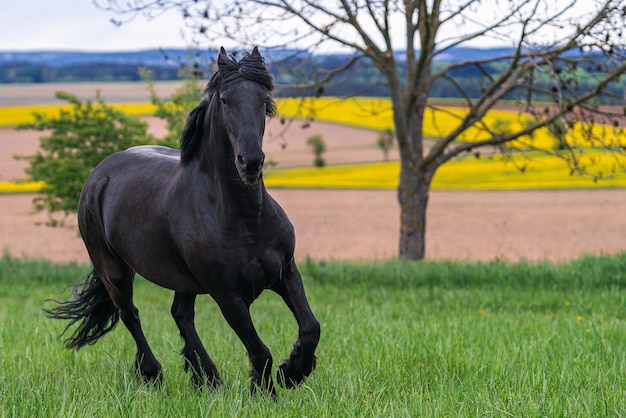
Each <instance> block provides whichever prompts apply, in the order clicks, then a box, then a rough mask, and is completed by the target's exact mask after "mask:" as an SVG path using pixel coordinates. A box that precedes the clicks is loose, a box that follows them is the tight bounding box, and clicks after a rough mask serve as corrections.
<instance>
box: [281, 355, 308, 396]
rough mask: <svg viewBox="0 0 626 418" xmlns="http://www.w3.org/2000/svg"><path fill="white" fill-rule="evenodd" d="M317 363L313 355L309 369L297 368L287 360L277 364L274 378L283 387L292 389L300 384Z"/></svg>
mask: <svg viewBox="0 0 626 418" xmlns="http://www.w3.org/2000/svg"><path fill="white" fill-rule="evenodd" d="M316 364H317V359H316V358H315V357H313V362H312V364H311V368H310V369H309V370H304V369H297V368H295V367H293V366H292V364H291V363H290V362H289V360H287V361H285V362H284V363H283V364H281V365H280V366H278V371H277V372H276V380H277V381H278V384H279V385H280V386H281V387H283V388H285V389H294V388H297V387H298V386H300V385H301V384H302V383H304V381H305V380H306V378H307V376H309V375H310V374H311V372H312V371H313V369H315V366H316Z"/></svg>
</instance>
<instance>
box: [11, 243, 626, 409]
mask: <svg viewBox="0 0 626 418" xmlns="http://www.w3.org/2000/svg"><path fill="white" fill-rule="evenodd" d="M301 270H302V272H303V276H304V280H305V286H306V288H307V292H308V295H309V299H310V302H311V305H312V308H313V310H314V312H315V313H316V315H317V317H318V319H319V320H320V322H321V324H322V340H321V343H320V346H319V349H318V353H317V354H318V367H317V370H316V371H315V372H314V373H313V375H312V376H311V378H310V379H309V380H307V383H306V385H305V386H304V387H301V388H299V389H297V390H294V391H286V390H279V394H278V395H279V398H278V401H277V402H272V401H270V400H269V399H265V398H263V397H258V398H254V397H251V396H250V395H249V394H248V378H247V375H248V362H247V359H246V355H245V351H244V349H243V348H242V345H241V343H240V342H239V341H238V340H237V338H236V337H235V335H234V333H233V332H232V331H231V330H230V329H229V328H228V326H227V325H226V323H225V321H224V320H223V318H222V317H221V314H220V313H219V309H218V308H217V307H216V306H215V304H214V303H213V302H212V301H211V300H210V298H209V297H202V298H199V300H198V303H197V309H196V312H197V317H196V322H197V325H198V330H199V333H200V335H201V336H202V337H203V340H204V341H205V343H206V345H207V347H208V350H209V352H210V353H211V355H212V357H213V359H214V360H215V362H216V364H217V366H218V368H219V369H220V371H221V374H222V377H223V379H224V380H225V382H226V386H225V387H224V388H222V389H220V390H217V391H204V392H199V391H197V390H195V389H194V388H193V387H192V386H191V385H190V384H189V380H188V376H187V375H185V374H184V373H183V371H182V367H181V366H182V359H181V357H180V356H179V355H178V354H177V352H178V351H179V350H180V348H181V341H180V339H179V337H178V331H177V330H176V327H175V325H174V322H173V320H172V319H171V318H170V315H169V306H170V303H171V299H172V293H171V292H170V291H167V290H164V289H161V288H158V287H157V286H154V285H152V284H149V283H147V282H145V281H144V280H141V279H139V280H138V282H137V283H136V286H135V289H136V292H135V293H136V303H137V305H138V307H139V309H140V312H141V315H142V318H143V323H144V328H145V331H146V334H147V336H148V339H149V340H150V341H151V343H152V346H153V348H154V350H155V353H156V354H157V357H158V358H159V359H160V360H161V361H162V363H163V366H164V373H165V376H164V377H165V380H164V384H163V385H162V386H161V387H145V386H143V385H142V384H141V383H139V382H138V381H137V380H136V379H135V378H134V376H133V374H132V372H131V371H130V364H131V359H132V357H133V355H134V343H133V342H132V340H131V338H130V336H129V334H128V332H127V331H126V330H125V329H123V326H122V325H120V326H119V327H118V329H116V330H114V331H113V332H112V333H111V334H109V335H107V336H106V337H104V338H103V339H102V340H101V341H99V342H98V343H97V344H96V345H94V346H89V347H86V348H84V349H82V350H81V351H79V352H73V351H68V350H65V349H63V348H62V342H61V341H60V340H58V339H57V337H56V336H57V335H58V334H59V332H60V331H61V330H62V328H63V326H64V324H63V323H60V322H55V321H53V320H50V319H47V318H45V317H44V315H43V313H42V312H41V307H42V306H48V305H47V303H46V302H45V299H47V298H59V299H65V298H67V297H68V292H69V290H66V292H65V293H63V294H62V293H61V292H62V291H63V289H64V287H65V286H66V285H68V284H70V283H72V282H74V281H78V280H80V279H81V277H82V276H83V275H84V274H85V273H86V272H87V266H71V265H68V266H66V265H55V264H49V263H45V262H36V261H17V260H14V259H10V258H8V257H4V258H2V259H0V322H1V323H2V327H0V351H1V352H2V355H1V357H0V359H1V360H0V366H1V367H0V416H15V417H18V416H81V417H88V416H272V417H293V416H316V417H331V416H332V417H336V416H363V417H365V416H385V417H394V416H401V417H405V416H438V417H454V416H459V417H466V416H519V417H527V416H551V417H553V416H581V417H583V416H584V417H589V416H620V415H621V414H623V413H624V411H626V376H625V375H624V369H625V368H626V350H625V348H626V347H624V345H625V343H624V335H625V333H626V322H625V320H626V315H625V311H624V306H626V293H625V292H624V288H625V287H626V275H625V274H624V271H626V254H623V255H618V256H612V257H583V258H581V259H579V260H576V261H572V262H570V263H567V264H560V265H552V264H548V263H539V264H532V263H518V264H507V263H504V262H499V261H493V262H490V263H457V262H421V263H418V264H410V263H402V262H399V261H389V262H380V263H363V264H345V263H338V262H332V263H315V262H310V261H308V262H305V263H302V265H301ZM252 315H253V318H254V320H255V323H256V324H257V327H258V330H259V333H260V335H261V336H262V337H263V338H264V340H265V342H266V344H267V345H268V346H269V347H270V349H272V352H273V354H274V359H275V363H278V362H279V361H281V360H282V359H283V358H284V357H286V356H287V354H288V352H289V350H290V349H291V345H292V343H293V341H294V339H295V337H296V333H297V331H296V326H295V321H294V320H293V319H292V317H291V314H290V313H289V311H288V309H287V308H286V307H285V306H284V304H283V303H282V301H280V299H279V298H278V297H277V296H276V295H273V294H271V293H268V294H263V295H262V296H261V298H260V299H259V300H258V301H257V302H256V303H255V304H254V305H253V312H252Z"/></svg>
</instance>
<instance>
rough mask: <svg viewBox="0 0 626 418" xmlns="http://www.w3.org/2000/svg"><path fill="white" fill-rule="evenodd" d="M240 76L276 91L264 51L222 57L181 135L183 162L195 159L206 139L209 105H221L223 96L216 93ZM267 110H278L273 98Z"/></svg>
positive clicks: (268, 113)
mask: <svg viewBox="0 0 626 418" xmlns="http://www.w3.org/2000/svg"><path fill="white" fill-rule="evenodd" d="M240 79H244V80H249V81H254V82H256V83H259V84H262V85H263V86H264V87H265V88H267V89H268V91H269V92H270V93H271V92H272V91H274V79H273V77H272V75H271V74H270V72H269V70H268V68H267V66H266V65H265V59H264V58H263V57H262V56H261V55H260V54H258V53H257V54H249V53H247V52H246V53H244V54H243V57H242V58H241V59H240V60H239V61H237V59H236V58H235V57H234V56H233V55H228V56H226V57H225V59H222V60H220V59H218V70H217V71H216V72H215V73H213V76H211V79H210V80H209V82H208V83H207V86H206V88H205V89H204V97H203V98H202V100H201V101H200V103H199V104H198V106H196V108H195V109H193V110H192V111H191V112H190V113H189V116H188V117H187V123H186V125H185V128H184V129H183V132H182V135H181V137H180V162H181V164H182V165H186V164H188V163H189V162H190V161H191V159H192V158H193V155H194V154H195V152H196V150H197V148H198V146H199V145H200V142H201V141H202V137H203V134H204V131H203V126H204V119H205V117H206V113H207V111H208V109H209V105H210V104H211V103H212V102H214V103H215V106H219V100H217V101H214V100H213V97H214V96H215V94H216V93H218V92H219V91H220V89H221V88H222V87H224V86H226V85H228V84H230V83H233V82H236V81H238V80H240ZM265 113H266V115H267V116H269V117H272V116H274V115H275V114H276V104H275V102H274V100H272V99H271V98H270V100H269V102H268V103H267V108H266V112H265Z"/></svg>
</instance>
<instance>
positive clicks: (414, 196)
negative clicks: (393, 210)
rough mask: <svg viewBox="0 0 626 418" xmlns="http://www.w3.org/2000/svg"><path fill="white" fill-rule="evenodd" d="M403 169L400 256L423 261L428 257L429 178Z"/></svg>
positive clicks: (401, 181)
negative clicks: (427, 210)
mask: <svg viewBox="0 0 626 418" xmlns="http://www.w3.org/2000/svg"><path fill="white" fill-rule="evenodd" d="M404 166H405V167H403V168H401V173H400V185H399V186H398V202H399V203H400V245H399V256H400V258H401V259H405V260H414V261H415V260H421V259H423V258H424V256H425V255H426V208H427V206H428V194H429V191H430V179H431V176H429V175H428V174H427V173H424V172H423V171H422V170H421V169H415V168H413V169H411V168H410V167H406V164H405V165H404Z"/></svg>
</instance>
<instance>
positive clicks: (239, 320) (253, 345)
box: [215, 293, 276, 398]
mask: <svg viewBox="0 0 626 418" xmlns="http://www.w3.org/2000/svg"><path fill="white" fill-rule="evenodd" d="M215 300H216V301H217V304H218V305H219V307H220V309H221V310H222V313H223V314H224V318H226V321H227V322H228V324H229V325H230V326H231V328H232V329H233V330H234V331H235V333H236V334H237V336H238V337H239V339H240V340H241V342H242V343H243V345H244V347H246V350H247V351H248V357H249V358H250V363H251V364H252V371H251V372H250V378H251V381H252V384H251V392H252V393H253V394H255V393H256V392H257V391H258V390H260V391H261V392H263V393H266V394H269V395H270V396H271V397H272V398H275V397H276V390H275V389H274V382H273V380H272V374H271V371H272V355H271V353H270V350H269V349H268V348H267V347H266V346H265V344H263V341H261V338H260V337H259V335H258V334H257V332H256V329H255V328H254V324H253V323H252V318H251V317H250V303H249V302H247V301H246V300H244V299H243V298H242V297H241V296H239V295H236V294H232V293H231V294H227V295H221V296H220V297H217V298H215Z"/></svg>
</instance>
